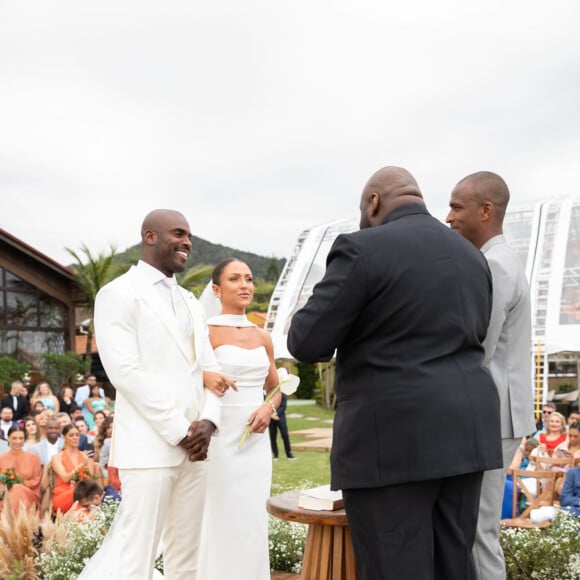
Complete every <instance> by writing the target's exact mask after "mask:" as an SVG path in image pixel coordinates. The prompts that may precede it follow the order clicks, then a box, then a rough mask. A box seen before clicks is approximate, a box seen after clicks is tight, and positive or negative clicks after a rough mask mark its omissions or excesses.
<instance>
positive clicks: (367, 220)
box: [360, 167, 425, 229]
mask: <svg viewBox="0 0 580 580" xmlns="http://www.w3.org/2000/svg"><path fill="white" fill-rule="evenodd" d="M412 203H420V204H421V205H425V202H424V201H423V196H422V195H421V190H420V189H419V186H418V185H417V182H416V181H415V178H414V177H413V176H412V175H411V174H410V173H409V172H408V171H407V170H406V169H403V168H402V167H383V168H382V169H379V170H378V171H377V172H375V173H373V175H372V176H371V178H370V179H369V180H368V181H367V184H366V185H365V187H364V189H363V192H362V196H361V201H360V212H361V218H360V228H361V229H365V228H371V227H375V226H378V225H380V224H381V223H382V222H383V220H384V219H385V218H386V217H387V216H388V215H389V214H390V213H391V212H392V211H393V210H395V209H397V208H398V207H401V206H403V205H408V204H412Z"/></svg>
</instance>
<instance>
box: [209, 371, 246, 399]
mask: <svg viewBox="0 0 580 580" xmlns="http://www.w3.org/2000/svg"><path fill="white" fill-rule="evenodd" d="M203 386H204V387H205V388H206V389H209V390H210V391H211V392H212V393H213V394H214V395H216V396H217V397H223V396H224V394H225V392H226V391H227V390H228V389H230V388H231V389H233V390H234V391H237V390H238V387H236V381H235V379H232V378H230V377H226V375H222V373H216V372H214V371H203Z"/></svg>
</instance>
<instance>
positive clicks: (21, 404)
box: [0, 395, 29, 421]
mask: <svg viewBox="0 0 580 580" xmlns="http://www.w3.org/2000/svg"><path fill="white" fill-rule="evenodd" d="M16 400H17V408H16V409H14V401H13V399H12V395H6V396H5V397H2V400H0V409H3V408H4V407H10V408H11V409H12V410H13V411H14V420H15V421H20V420H21V419H24V417H26V416H27V415H28V413H29V405H28V399H27V398H26V397H16Z"/></svg>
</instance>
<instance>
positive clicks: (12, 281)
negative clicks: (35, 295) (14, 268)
mask: <svg viewBox="0 0 580 580" xmlns="http://www.w3.org/2000/svg"><path fill="white" fill-rule="evenodd" d="M6 289H8V290H22V291H24V292H36V291H37V290H36V288H35V287H34V286H32V285H31V284H29V283H28V282H25V281H24V280H22V279H20V278H18V276H15V275H14V274H11V273H10V272H8V270H6Z"/></svg>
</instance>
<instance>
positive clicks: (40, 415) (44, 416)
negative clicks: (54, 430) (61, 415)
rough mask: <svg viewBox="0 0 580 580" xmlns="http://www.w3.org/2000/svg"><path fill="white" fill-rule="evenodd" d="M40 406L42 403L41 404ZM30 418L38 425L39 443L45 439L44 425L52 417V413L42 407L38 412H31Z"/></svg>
mask: <svg viewBox="0 0 580 580" xmlns="http://www.w3.org/2000/svg"><path fill="white" fill-rule="evenodd" d="M41 405H42V403H41ZM32 417H34V420H35V421H36V424H37V425H38V437H39V438H40V441H42V440H43V439H46V423H47V421H48V420H49V419H50V417H52V413H51V412H50V411H49V410H48V409H45V408H44V407H43V408H42V409H41V410H40V411H34V410H33V411H32Z"/></svg>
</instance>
